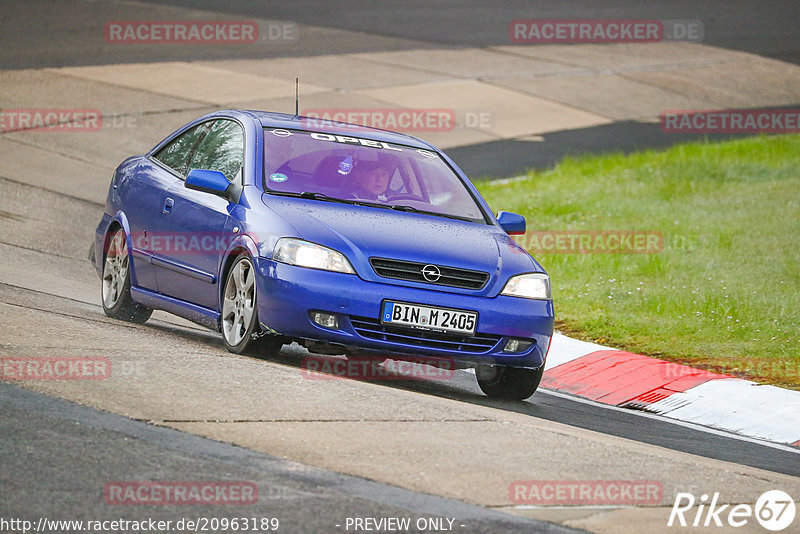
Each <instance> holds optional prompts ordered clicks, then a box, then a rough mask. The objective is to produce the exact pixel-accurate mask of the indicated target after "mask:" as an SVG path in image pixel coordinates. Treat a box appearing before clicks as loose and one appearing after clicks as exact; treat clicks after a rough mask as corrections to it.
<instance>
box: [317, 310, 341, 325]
mask: <svg viewBox="0 0 800 534" xmlns="http://www.w3.org/2000/svg"><path fill="white" fill-rule="evenodd" d="M311 319H312V320H313V321H314V322H315V323H317V324H318V325H320V326H322V327H324V328H339V318H338V317H336V316H335V315H333V314H332V313H322V312H314V313H313V314H312V315H311Z"/></svg>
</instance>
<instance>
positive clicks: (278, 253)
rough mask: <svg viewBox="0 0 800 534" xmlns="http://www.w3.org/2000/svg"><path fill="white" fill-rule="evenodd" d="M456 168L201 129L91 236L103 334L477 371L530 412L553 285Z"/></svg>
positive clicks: (419, 153)
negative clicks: (184, 335)
mask: <svg viewBox="0 0 800 534" xmlns="http://www.w3.org/2000/svg"><path fill="white" fill-rule="evenodd" d="M524 232H525V219H524V218H523V217H521V216H519V215H516V214H513V213H508V212H502V211H501V212H499V213H498V214H497V215H496V216H495V214H493V213H492V210H491V209H490V208H489V206H488V205H487V203H486V201H485V200H484V199H483V198H482V197H481V195H480V194H479V193H478V191H477V189H476V188H475V186H474V185H473V184H472V183H471V182H470V181H469V179H468V178H467V177H466V176H465V175H464V173H463V172H462V171H461V170H460V169H459V168H458V167H457V166H456V164H455V163H454V162H453V161H452V160H451V159H450V158H449V157H448V156H446V155H445V154H444V153H443V152H441V151H440V150H438V149H437V148H435V147H433V146H431V145H430V144H428V143H426V142H424V141H421V140H420V139H417V138H415V137H411V136H408V135H403V134H399V133H393V132H388V131H383V130H377V129H370V128H365V127H361V126H355V125H347V124H341V123H332V122H327V123H326V122H315V120H314V119H307V118H304V117H298V116H291V115H284V114H279V113H270V112H261V111H232V110H231V111H219V112H215V113H211V114H208V115H205V116H203V117H200V118H198V119H196V120H194V121H193V122H191V123H189V124H187V125H185V126H183V127H181V128H180V129H179V130H177V131H176V132H174V133H173V134H171V135H170V136H169V137H167V138H166V139H164V140H163V141H161V142H160V143H159V144H158V145H156V146H155V148H153V149H152V150H151V151H150V152H148V153H147V154H144V155H140V156H134V157H131V158H128V159H127V160H125V161H124V162H123V163H122V164H121V165H120V166H119V167H118V168H117V170H116V172H115V173H114V176H113V178H112V180H111V185H110V188H109V192H108V198H107V200H106V204H105V213H104V214H103V217H102V220H101V221H100V224H99V225H98V227H97V231H96V241H95V256H94V259H95V265H96V268H97V271H98V274H99V275H100V277H101V280H102V302H103V309H104V310H105V313H106V314H107V315H109V316H110V317H115V318H118V319H124V320H127V321H133V322H139V323H141V322H144V321H146V320H147V319H148V318H149V317H150V314H151V313H152V310H154V309H160V310H166V311H168V312H171V313H173V314H176V315H179V316H182V317H185V318H187V319H189V320H192V321H194V322H196V323H199V324H202V325H206V326H208V327H210V328H212V329H215V330H217V331H221V332H222V339H223V342H224V344H225V347H226V348H227V349H228V350H229V351H231V352H235V353H242V352H245V351H248V352H252V351H257V352H259V353H261V354H262V355H275V354H277V353H278V351H279V350H280V349H281V347H282V346H283V345H284V344H286V343H289V342H291V341H296V342H298V343H300V344H302V345H304V346H305V347H306V348H307V349H308V350H309V351H311V352H316V353H322V354H344V355H347V356H349V357H351V358H364V357H370V356H372V357H376V358H391V359H396V360H397V359H399V360H403V359H414V358H420V357H424V358H425V359H426V361H427V362H434V363H436V362H443V363H442V364H441V365H445V364H446V365H454V366H455V368H475V374H476V376H477V379H478V384H479V386H480V388H481V389H482V390H483V392H484V393H486V394H487V395H489V396H492V397H499V398H508V399H525V398H527V397H529V396H530V395H532V394H533V393H534V391H536V388H537V387H538V385H539V381H540V380H541V377H542V372H543V370H544V361H545V357H546V355H547V351H548V348H549V346H550V339H551V336H552V334H553V318H554V314H553V302H552V297H551V292H550V280H549V277H548V276H547V274H546V273H545V271H544V270H543V269H542V267H541V266H540V265H539V264H538V263H537V262H536V261H535V260H534V259H533V258H532V257H531V256H530V255H529V254H528V253H527V252H526V251H525V250H524V249H523V248H522V247H520V246H519V245H518V244H517V243H516V242H515V241H514V240H513V239H512V238H511V237H510V235H509V234H521V233H524Z"/></svg>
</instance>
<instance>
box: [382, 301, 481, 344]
mask: <svg viewBox="0 0 800 534" xmlns="http://www.w3.org/2000/svg"><path fill="white" fill-rule="evenodd" d="M381 322H382V323H384V324H393V325H398V326H409V327H413V328H421V329H424V330H435V331H437V332H446V333H450V334H467V335H470V336H472V335H475V325H476V324H477V322H478V314H477V313H476V312H473V311H466V310H453V309H450V308H434V307H430V306H420V305H419V304H407V303H405V302H392V301H389V300H387V301H385V302H384V303H383V315H382V317H381Z"/></svg>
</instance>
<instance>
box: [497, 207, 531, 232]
mask: <svg viewBox="0 0 800 534" xmlns="http://www.w3.org/2000/svg"><path fill="white" fill-rule="evenodd" d="M497 222H498V223H500V227H501V228H502V229H503V230H505V231H506V233H507V234H509V235H522V234H524V233H525V217H523V216H522V215H517V214H516V213H511V212H510V211H499V212H497Z"/></svg>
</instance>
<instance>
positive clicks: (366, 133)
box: [241, 110, 438, 151]
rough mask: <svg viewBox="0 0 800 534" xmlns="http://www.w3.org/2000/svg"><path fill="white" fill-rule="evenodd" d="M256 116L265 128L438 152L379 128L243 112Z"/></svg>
mask: <svg viewBox="0 0 800 534" xmlns="http://www.w3.org/2000/svg"><path fill="white" fill-rule="evenodd" d="M241 111H244V112H246V113H249V114H251V115H254V116H255V117H256V118H257V119H258V120H259V121H261V125H262V126H263V127H264V128H285V129H287V130H305V131H311V132H320V133H330V134H336V135H348V136H351V137H359V138H363V139H371V140H374V141H386V142H387V143H395V144H400V145H408V146H413V147H415V148H425V149H429V150H437V151H438V149H436V147H434V146H433V145H431V144H429V143H426V142H425V141H423V140H422V139H419V138H417V137H414V136H412V135H406V134H402V133H398V132H391V131H389V130H381V129H379V128H371V127H368V126H361V125H358V124H350V123H347V122H336V121H331V120H325V119H320V118H315V117H303V116H300V115H288V114H286V113H277V112H272V111H254V110H241Z"/></svg>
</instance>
